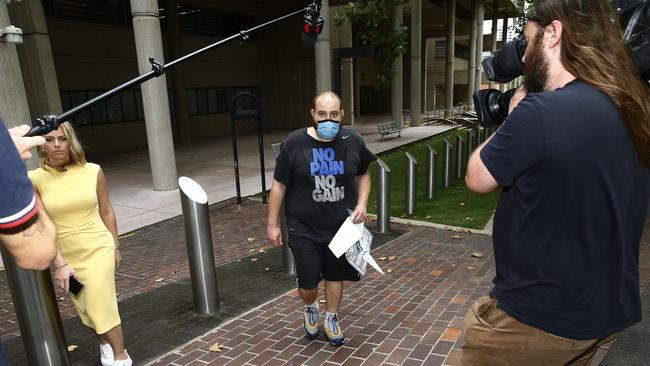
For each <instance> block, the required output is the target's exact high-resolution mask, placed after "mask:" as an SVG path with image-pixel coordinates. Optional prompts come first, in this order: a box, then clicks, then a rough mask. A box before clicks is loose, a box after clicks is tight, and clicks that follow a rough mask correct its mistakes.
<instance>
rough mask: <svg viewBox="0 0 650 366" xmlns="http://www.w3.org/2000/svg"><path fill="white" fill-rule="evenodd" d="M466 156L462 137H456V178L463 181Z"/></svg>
mask: <svg viewBox="0 0 650 366" xmlns="http://www.w3.org/2000/svg"><path fill="white" fill-rule="evenodd" d="M464 154H465V141H464V140H463V138H462V137H460V135H456V178H457V179H461V178H462V177H463V164H464V163H465V161H464V160H463V156H464Z"/></svg>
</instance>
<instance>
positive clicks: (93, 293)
mask: <svg viewBox="0 0 650 366" xmlns="http://www.w3.org/2000/svg"><path fill="white" fill-rule="evenodd" d="M45 140H46V143H45V145H44V146H43V147H42V148H41V149H40V151H39V156H40V168H38V169H36V170H32V171H30V172H29V178H30V179H31V181H32V184H33V185H34V187H35V188H36V191H37V193H38V194H39V195H40V197H41V200H42V201H43V205H44V206H45V209H46V211H47V213H48V214H49V215H50V217H51V218H52V221H54V224H55V225H56V228H57V232H58V234H57V239H58V245H57V256H56V258H55V260H54V265H55V274H54V277H55V280H56V283H57V285H58V286H59V287H61V288H63V289H64V290H65V291H66V293H68V290H69V286H70V277H72V276H74V277H75V278H76V279H78V280H79V282H81V283H82V284H83V286H84V287H83V289H82V291H81V292H80V293H79V294H78V295H77V296H75V295H71V298H72V302H73V303H74V305H75V307H76V309H77V312H78V313H79V318H81V321H82V322H83V323H84V324H85V325H86V326H88V327H90V328H92V329H93V330H94V331H95V332H96V333H97V335H98V336H99V341H100V360H101V363H102V365H103V366H131V364H132V360H131V358H130V357H129V355H128V354H127V352H126V350H125V349H124V335H123V333H122V325H121V320H120V314H119V312H118V309H117V296H116V292H115V269H116V267H118V266H119V264H120V261H121V259H122V256H121V254H120V246H119V241H118V237H117V224H116V221H115V213H114V212H113V206H112V205H111V202H110V200H109V198H108V190H107V189H106V179H105V177H104V173H103V172H102V169H101V168H100V166H99V165H97V164H93V163H88V162H86V157H85V154H84V151H83V149H82V147H81V144H80V143H79V141H78V140H77V138H76V135H75V132H74V130H73V128H72V125H71V124H70V123H68V122H65V123H62V124H61V125H60V127H59V128H58V129H57V130H56V131H52V132H50V133H49V134H47V135H45Z"/></svg>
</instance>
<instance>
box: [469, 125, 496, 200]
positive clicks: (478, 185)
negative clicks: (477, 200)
mask: <svg viewBox="0 0 650 366" xmlns="http://www.w3.org/2000/svg"><path fill="white" fill-rule="evenodd" d="M492 137H494V135H492V136H490V137H489V138H488V139H487V140H485V142H483V143H482V144H481V145H480V146H479V147H477V148H476V150H474V152H473V153H472V156H471V157H470V158H469V161H467V174H466V175H465V184H466V185H467V188H468V189H469V190H470V191H472V192H476V193H489V192H492V191H494V190H496V189H498V188H499V183H497V181H496V180H495V179H494V177H493V176H492V174H491V173H490V171H489V170H488V169H487V168H486V167H485V164H483V161H482V160H481V150H483V148H484V147H485V145H487V144H488V143H489V142H490V141H491V140H492Z"/></svg>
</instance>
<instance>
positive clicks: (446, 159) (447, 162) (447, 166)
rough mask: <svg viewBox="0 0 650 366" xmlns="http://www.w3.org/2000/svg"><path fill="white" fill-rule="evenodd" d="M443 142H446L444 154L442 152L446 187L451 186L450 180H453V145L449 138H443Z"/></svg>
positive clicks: (443, 176) (443, 175)
mask: <svg viewBox="0 0 650 366" xmlns="http://www.w3.org/2000/svg"><path fill="white" fill-rule="evenodd" d="M443 143H444V144H445V146H444V148H443V149H444V150H443V154H442V160H443V162H442V163H443V167H442V168H443V169H442V186H443V187H445V188H449V181H450V180H451V154H452V153H453V149H454V148H453V147H452V146H451V144H450V143H449V141H447V139H444V140H443Z"/></svg>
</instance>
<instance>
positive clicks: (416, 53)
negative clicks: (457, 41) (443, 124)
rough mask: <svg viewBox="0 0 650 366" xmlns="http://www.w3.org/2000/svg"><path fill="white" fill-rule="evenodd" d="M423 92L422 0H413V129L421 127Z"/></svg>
mask: <svg viewBox="0 0 650 366" xmlns="http://www.w3.org/2000/svg"><path fill="white" fill-rule="evenodd" d="M421 92H422V0H411V113H410V114H411V127H415V126H419V125H420V110H421V109H422V100H421V98H422V95H421Z"/></svg>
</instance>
